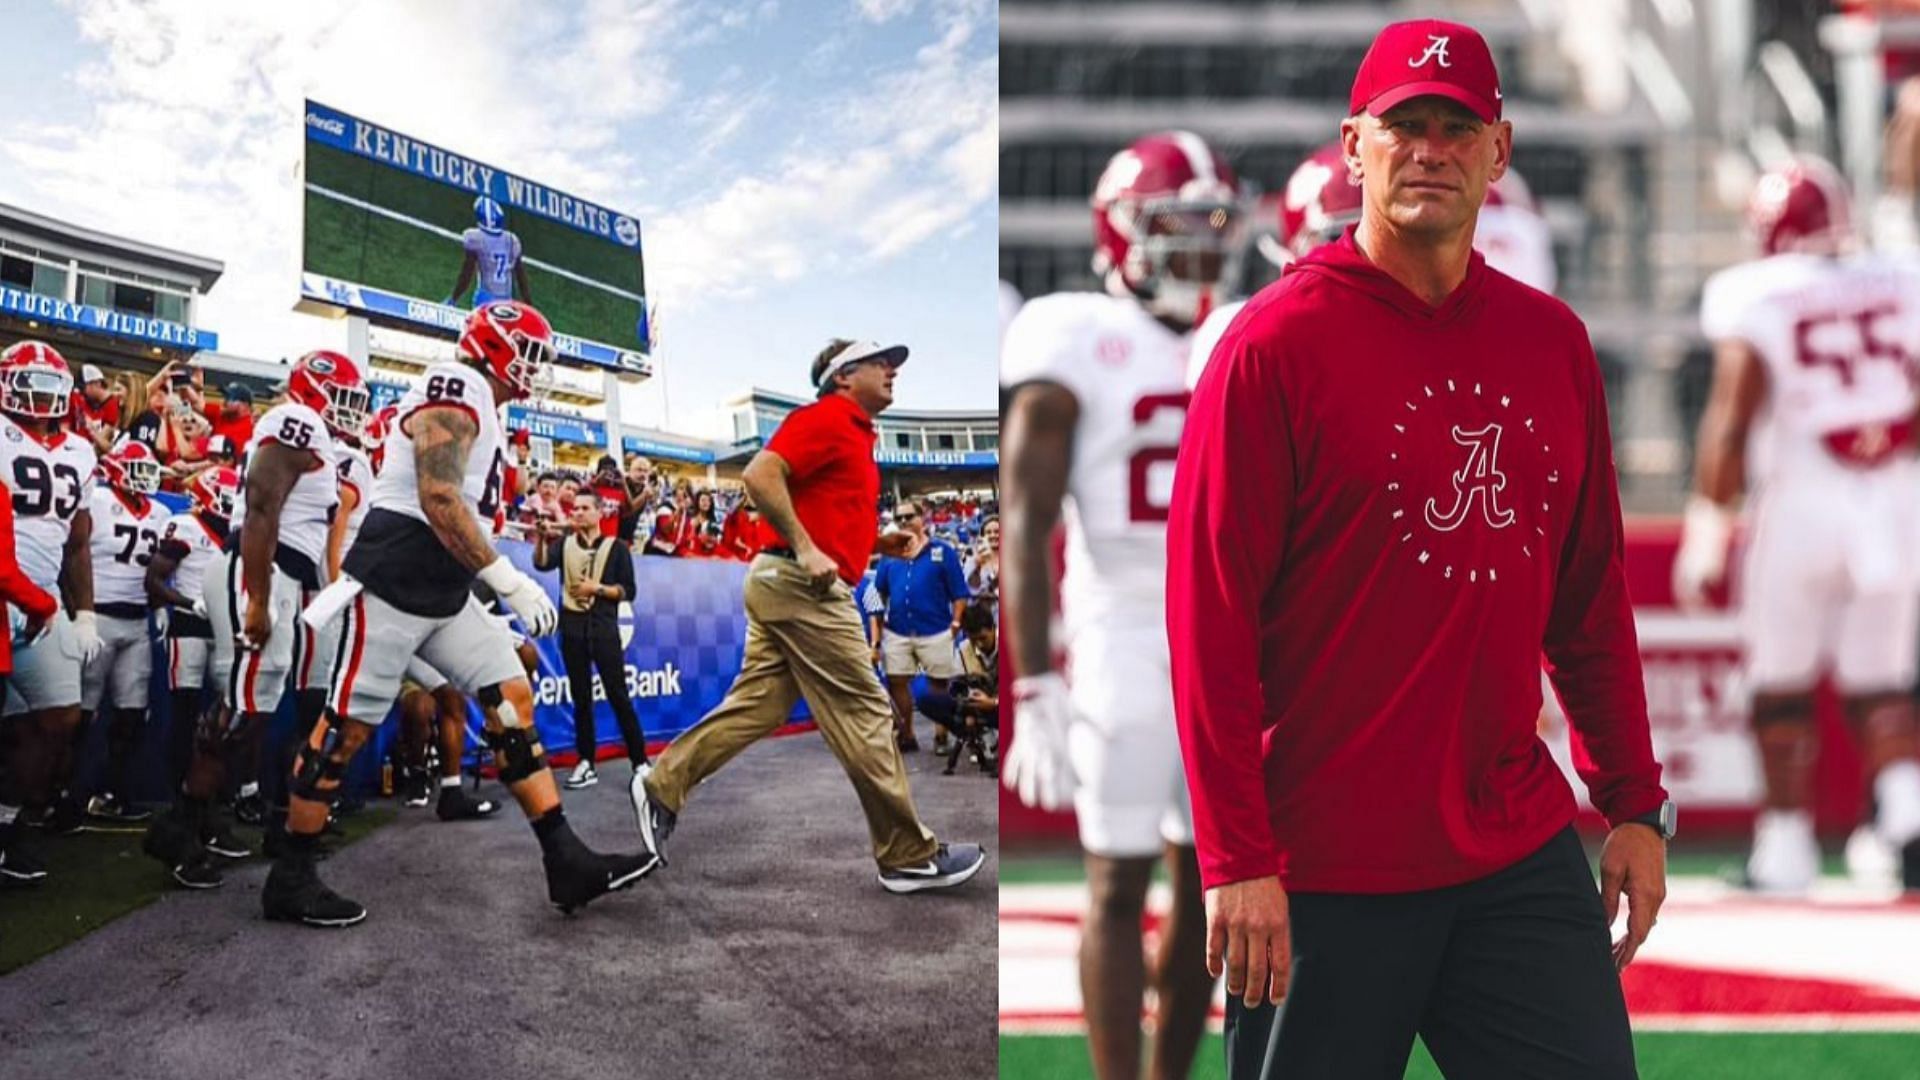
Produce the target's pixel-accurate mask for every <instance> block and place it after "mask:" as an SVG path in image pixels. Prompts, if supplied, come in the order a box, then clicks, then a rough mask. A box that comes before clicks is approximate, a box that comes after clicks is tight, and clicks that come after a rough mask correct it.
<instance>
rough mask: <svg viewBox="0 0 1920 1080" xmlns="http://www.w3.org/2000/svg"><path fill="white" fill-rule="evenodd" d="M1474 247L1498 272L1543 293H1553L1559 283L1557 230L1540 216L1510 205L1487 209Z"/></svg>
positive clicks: (1476, 231)
mask: <svg viewBox="0 0 1920 1080" xmlns="http://www.w3.org/2000/svg"><path fill="white" fill-rule="evenodd" d="M1473 247H1474V250H1476V251H1478V252H1479V253H1480V254H1481V255H1483V256H1485V257H1486V260H1487V265H1488V266H1491V267H1493V268H1494V269H1495V270H1498V271H1500V272H1501V273H1503V274H1505V275H1507V276H1508V277H1510V278H1512V279H1514V280H1515V281H1518V282H1519V283H1521V284H1522V285H1531V286H1533V287H1534V288H1536V289H1539V290H1540V291H1541V292H1543V293H1551V292H1553V287H1554V285H1555V284H1556V283H1557V280H1558V272H1557V271H1556V269H1555V267H1554V265H1553V230H1552V228H1551V227H1550V226H1548V225H1547V219H1546V218H1543V217H1541V216H1540V215H1539V214H1536V213H1534V212H1533V211H1531V210H1528V209H1526V208H1525V207H1521V206H1514V205H1512V204H1510V203H1508V204H1502V205H1500V206H1483V207H1481V208H1480V220H1479V222H1478V224H1476V225H1475V226H1474V228H1473Z"/></svg>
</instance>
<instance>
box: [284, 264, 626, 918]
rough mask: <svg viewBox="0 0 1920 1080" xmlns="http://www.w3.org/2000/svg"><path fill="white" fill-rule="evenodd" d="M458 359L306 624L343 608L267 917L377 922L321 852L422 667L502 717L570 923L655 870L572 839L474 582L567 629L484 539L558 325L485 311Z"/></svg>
mask: <svg viewBox="0 0 1920 1080" xmlns="http://www.w3.org/2000/svg"><path fill="white" fill-rule="evenodd" d="M459 351H460V358H459V359H458V360H457V361H452V362H448V363H441V364H436V365H434V366H433V367H430V368H428V369H427V372H426V376H425V378H424V379H423V380H422V381H421V382H420V384H419V385H417V386H415V387H414V388H413V389H412V390H410V391H408V392H407V394H406V395H405V396H404V397H402V398H401V400H400V408H399V411H398V412H397V413H396V415H395V421H394V425H393V429H392V430H391V431H390V432H389V433H388V436H387V445H386V453H385V463H384V465H383V467H382V469H381V472H380V475H379V477H378V478H377V479H375V481H374V488H373V505H372V510H371V512H369V513H368V515H367V519H366V522H365V523H364V524H363V525H362V526H361V529H360V535H359V537H358V538H357V539H356V540H355V541H354V544H353V547H352V549H351V550H349V551H348V552H347V558H346V561H345V563H344V564H343V565H344V569H345V572H346V578H345V580H344V581H343V583H342V586H341V587H340V588H339V590H338V591H336V592H335V593H334V594H333V596H332V597H331V598H329V599H328V600H323V601H322V602H321V603H319V604H316V605H315V609H314V610H313V611H311V612H310V613H309V618H310V619H315V620H321V619H324V618H325V616H326V610H325V609H326V608H327V607H328V606H330V604H332V603H338V602H339V601H340V600H344V601H345V606H344V613H343V614H342V615H341V618H342V619H343V622H342V626H341V630H340V650H339V659H338V660H337V661H336V664H335V673H334V682H333V688H332V692H331V694H330V696H329V698H328V702H327V710H326V712H325V713H324V714H323V715H322V717H321V721H320V724H319V725H318V726H316V727H315V728H314V731H313V735H312V737H311V738H310V739H309V740H308V742H307V743H306V745H305V746H303V747H302V748H301V749H300V752H299V762H298V764H297V765H296V766H295V770H294V779H293V785H292V786H293V798H292V800H291V807H290V810H289V815H288V819H287V831H288V841H289V843H288V850H287V853H286V854H285V855H283V856H282V857H280V858H279V859H277V860H275V862H274V866H273V871H272V873H271V874H270V875H269V876H268V878H267V883H266V887H265V888H264V889H263V890H262V893H261V901H262V904H263V906H264V907H265V909H266V912H267V916H268V918H273V919H287V920H292V921H298V922H303V923H307V924H309V925H319V926H350V925H353V924H354V923H357V922H359V921H361V920H362V919H364V918H366V909H365V908H364V907H362V906H361V905H360V904H358V903H356V902H354V901H352V900H348V899H346V898H344V897H341V896H339V895H338V894H336V893H334V892H333V891H332V890H331V889H329V888H327V887H326V885H324V884H323V883H322V882H321V881H320V879H319V876H318V875H317V874H316V873H315V871H314V866H313V860H312V850H313V844H314V842H315V841H316V840H317V839H318V835H319V832H320V829H321V826H322V825H323V824H324V823H325V820H326V799H327V798H328V797H329V796H330V794H331V793H332V792H333V791H334V790H336V789H337V788H338V786H339V783H340V778H341V776H342V775H344V773H345V771H346V768H347V764H348V763H349V762H350V761H352V759H353V755H354V754H355V752H357V751H358V750H359V748H360V747H361V745H363V744H364V743H365V742H366V740H367V737H368V736H369V735H370V734H371V733H372V731H373V725H375V724H378V723H379V722H380V721H381V720H382V719H383V718H384V717H385V716H386V714H387V711H388V709H389V708H390V707H391V706H392V704H393V701H394V698H395V697H396V696H397V695H398V694H399V691H400V680H401V678H402V677H403V676H404V675H405V673H406V668H407V664H408V663H409V662H410V661H411V660H413V658H414V657H415V656H419V657H420V658H422V659H424V660H426V661H427V663H429V664H431V665H432V666H433V667H434V668H435V669H436V670H438V671H440V672H442V673H443V674H445V675H446V676H447V678H448V680H449V681H450V682H452V684H453V685H454V686H455V687H457V688H459V689H460V690H462V691H463V692H466V693H471V694H472V695H473V696H474V697H475V698H476V699H477V700H478V701H479V702H480V703H481V705H482V706H484V707H486V708H488V709H490V710H492V711H491V713H490V714H489V721H488V724H489V727H488V739H489V743H490V745H491V746H492V748H493V751H494V754H495V759H496V761H497V762H498V763H499V766H500V778H501V780H502V781H504V782H505V783H506V784H507V787H508V790H510V791H511V792H512V793H513V795H514V798H515V800H516V801H518V802H519V804H520V808H521V809H522V810H523V811H524V812H525V813H526V815H527V818H528V820H529V821H530V822H531V824H532V826H533V831H534V835H535V836H536V837H538V839H539V842H540V847H541V851H542V855H543V862H544V864H545V869H546V877H547V895H548V898H549V899H550V900H552V901H553V903H554V904H555V905H556V906H558V907H559V908H561V909H562V910H563V911H572V910H574V909H576V908H578V907H580V906H582V905H584V904H586V903H588V902H589V901H591V900H593V899H595V898H596V897H599V896H601V895H604V894H605V893H607V892H609V891H611V890H614V889H620V888H626V887H627V886H630V885H631V884H633V883H634V882H635V881H638V880H639V879H640V878H641V877H642V876H644V875H645V874H647V873H648V872H649V871H651V870H652V869H653V868H654V867H655V866H656V865H657V863H658V860H657V858H656V857H655V856H653V855H652V854H645V853H643V854H638V855H622V856H612V855H602V854H600V853H598V852H595V851H593V850H591V849H590V848H588V847H587V846H586V844H585V843H583V842H582V841H581V840H580V839H579V837H577V836H575V835H574V833H573V830H572V828H571V827H570V826H569V825H568V823H567V820H566V815H565V813H564V811H562V809H561V806H560V794H559V790H558V788H557V786H556V785H555V783H554V779H553V774H552V772H551V771H550V770H549V769H548V767H547V763H546V755H545V752H544V751H543V749H542V747H541V745H540V741H539V737H538V733H537V732H536V731H535V730H534V727H533V690H532V687H531V686H530V685H529V684H528V682H527V678H526V675H525V673H524V670H523V669H522V667H521V664H520V657H519V655H518V654H517V653H516V652H515V649H514V643H513V637H512V634H511V633H510V632H509V631H508V630H507V629H506V628H505V627H503V626H502V625H500V623H499V622H497V621H496V620H494V619H493V618H491V617H489V616H488V615H487V614H486V613H485V612H484V611H483V610H482V609H481V607H480V604H479V601H478V600H476V599H474V597H473V595H472V593H471V592H470V586H471V585H472V584H473V582H474V580H475V579H476V578H477V579H478V580H480V581H482V582H485V583H486V584H487V586H488V587H489V588H491V589H492V590H493V592H494V593H495V594H496V595H497V596H498V597H499V598H500V600H501V601H502V602H503V603H505V604H506V605H507V607H508V608H509V609H510V610H512V611H513V612H514V614H515V615H517V616H518V617H519V618H520V620H521V621H522V622H524V623H525V624H526V626H527V628H528V630H529V631H530V632H531V633H533V634H534V636H536V637H537V636H540V635H543V634H546V633H550V632H552V630H553V628H554V624H555V622H556V620H557V613H556V611H555V609H554V606H553V601H552V600H551V599H549V598H548V596H547V593H546V590H545V589H543V588H542V587H541V586H540V585H539V583H537V582H535V581H534V580H533V579H532V578H530V577H528V576H527V575H526V574H524V573H522V572H521V571H520V570H518V569H516V568H515V567H514V566H513V564H512V563H511V562H509V561H508V560H507V559H506V558H504V557H503V556H501V555H500V554H499V553H497V552H496V551H494V549H493V544H492V542H491V538H490V537H489V535H488V531H489V527H490V524H491V522H492V521H493V519H494V511H495V510H496V508H497V505H498V502H499V499H500V493H501V487H502V484H503V481H504V476H505V471H506V456H507V454H506V437H505V434H504V432H503V431H502V430H501V426H500V414H499V407H500V405H501V404H504V402H505V401H508V400H518V399H522V398H525V397H527V396H528V395H530V394H531V393H532V391H533V384H534V380H535V378H536V376H537V375H538V373H539V371H540V369H541V366H542V365H544V364H546V363H548V362H549V361H550V360H551V359H552V356H553V331H552V328H551V327H550V326H549V325H548V323H547V320H546V318H545V317H543V316H542V315H541V314H540V313H539V312H538V311H535V310H534V309H532V308H531V307H528V306H526V305H524V304H514V303H506V302H495V303H491V304H486V305H484V306H482V307H479V308H476V309H475V310H474V312H473V314H472V315H470V316H469V317H468V319H467V324H466V328H465V330H464V332H463V333H462V334H461V336H460V344H459Z"/></svg>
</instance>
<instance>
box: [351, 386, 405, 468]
mask: <svg viewBox="0 0 1920 1080" xmlns="http://www.w3.org/2000/svg"><path fill="white" fill-rule="evenodd" d="M399 414H400V406H399V405H398V404H395V403H389V404H387V405H385V406H383V407H382V408H381V409H380V411H379V412H377V413H374V414H373V419H371V420H368V421H367V430H366V432H365V433H363V434H362V435H361V436H360V448H361V449H362V450H365V451H366V452H367V464H369V465H370V466H372V468H373V471H374V472H375V473H376V474H377V473H379V471H380V465H381V463H382V462H383V460H384V459H385V458H386V455H387V436H388V435H390V434H392V433H393V418H394V417H395V416H398V415H399Z"/></svg>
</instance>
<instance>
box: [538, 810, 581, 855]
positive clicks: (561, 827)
mask: <svg viewBox="0 0 1920 1080" xmlns="http://www.w3.org/2000/svg"><path fill="white" fill-rule="evenodd" d="M532 824H533V835H534V836H536V837H538V838H539V840H540V850H541V851H552V850H553V848H554V846H555V845H556V844H559V843H560V842H561V840H562V838H563V837H566V836H571V835H572V834H573V830H571V829H569V828H568V827H567V812H566V811H565V810H563V809H561V808H560V807H558V806H556V807H554V808H553V809H551V810H549V811H547V812H546V813H544V814H541V815H540V816H539V817H537V818H534V819H533V822H532Z"/></svg>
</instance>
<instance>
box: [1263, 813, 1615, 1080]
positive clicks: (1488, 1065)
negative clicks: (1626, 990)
mask: <svg viewBox="0 0 1920 1080" xmlns="http://www.w3.org/2000/svg"><path fill="white" fill-rule="evenodd" d="M1287 900H1288V915H1289V918H1290V920H1291V922H1292V935H1293V977H1292V981H1291V983H1290V984H1289V986H1288V990H1287V996H1286V998H1285V1000H1284V1001H1282V1002H1281V1004H1280V1006H1279V1007H1278V1008H1275V1007H1274V1006H1271V1005H1266V1004H1262V1005H1261V1006H1260V1007H1258V1008H1255V1009H1248V1008H1246V1007H1245V1006H1244V1005H1242V1004H1240V1002H1239V999H1238V998H1234V997H1231V996H1229V998H1228V1000H1227V1025H1226V1036H1227V1040H1226V1042H1227V1076H1228V1077H1229V1078H1230V1080H1256V1078H1257V1080H1306V1078H1319V1077H1329V1078H1331V1077H1338V1078H1339V1080H1369V1078H1373V1077H1380V1078H1389V1077H1391V1078H1393V1080H1398V1078H1399V1077H1400V1076H1401V1075H1403V1074H1404V1073H1405V1071H1406V1065H1407V1057H1408V1055H1409V1054H1410V1053H1412V1050H1413V1037H1414V1035H1415V1033H1418V1034H1419V1036H1420V1037H1421V1038H1422V1039H1423V1040H1425V1042H1426V1044H1427V1049H1428V1051H1430V1052H1431V1053H1432V1054H1433V1059H1434V1061H1435V1063H1437V1064H1438V1065H1439V1066H1440V1071H1441V1072H1442V1073H1444V1074H1445V1075H1447V1076H1448V1077H1451V1078H1455V1080H1459V1078H1469V1080H1471V1078H1477V1077H1501V1078H1513V1080H1522V1078H1526V1077H1540V1078H1542V1080H1589V1078H1591V1080H1601V1078H1604V1080H1620V1078H1631V1077H1633V1076H1635V1075H1636V1074H1635V1072H1634V1064H1633V1037H1632V1032H1631V1031H1629V1030H1628V1027H1627V1008H1626V1002H1625V1000H1624V999H1623V998H1622V997H1621V994H1620V978H1619V976H1618V975H1617V974H1616V973H1615V972H1614V969H1613V956H1612V951H1611V948H1610V944H1609V941H1608V937H1607V927H1606V924H1605V918H1606V916H1605V915H1604V914H1603V913H1602V912H1601V909H1600V892H1599V888H1598V887H1597V886H1596V885H1595V884H1594V880H1593V873H1592V871H1591V870H1590V869H1589V868H1588V866H1587V857H1586V853H1585V852H1584V851H1583V850H1581V847H1580V838H1579V837H1578V836H1577V835H1576V834H1575V833H1574V831H1573V829H1572V828H1571V827H1568V828H1567V829H1565V830H1563V831H1562V832H1560V833H1559V834H1558V835H1556V836H1555V837H1554V838H1553V839H1552V840H1550V841H1548V842H1547V845H1546V846H1545V847H1543V848H1541V849H1540V850H1539V851H1536V852H1534V853H1533V854H1532V855H1529V856H1527V857H1526V858H1525V859H1522V860H1521V861H1520V862H1518V863H1515V864H1514V865H1513V866H1510V867H1508V868H1506V869H1505V870H1501V871H1499V872H1498V873H1495V874H1490V875H1488V876H1487V877H1484V878H1481V879H1479V880H1477V881H1470V882H1466V883H1464V884H1461V885H1451V886H1448V887H1446V888H1442V889H1429V890H1425V891H1422V892H1412V893H1386V894H1380V895H1369V894H1355V893H1309V892H1295V893H1289V894H1287ZM1276 1021H1277V1022H1276Z"/></svg>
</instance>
